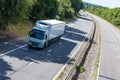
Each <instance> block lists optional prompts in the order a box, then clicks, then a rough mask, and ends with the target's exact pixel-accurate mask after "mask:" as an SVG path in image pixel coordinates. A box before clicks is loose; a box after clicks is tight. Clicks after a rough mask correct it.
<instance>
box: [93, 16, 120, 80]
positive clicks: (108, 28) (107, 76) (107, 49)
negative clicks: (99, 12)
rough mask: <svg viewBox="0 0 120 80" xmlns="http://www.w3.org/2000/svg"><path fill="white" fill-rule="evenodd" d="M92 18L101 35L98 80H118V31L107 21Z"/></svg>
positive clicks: (119, 64)
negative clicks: (97, 23) (96, 22)
mask: <svg viewBox="0 0 120 80" xmlns="http://www.w3.org/2000/svg"><path fill="white" fill-rule="evenodd" d="M94 17H95V19H96V20H97V21H98V22H99V24H100V28H101V34H102V35H101V36H102V47H101V48H102V49H101V60H100V69H99V74H98V80H120V69H119V68H120V31H119V30H118V29H116V28H115V27H114V26H113V25H112V24H110V23H108V22H107V21H105V20H103V19H101V18H98V17H96V16H94Z"/></svg>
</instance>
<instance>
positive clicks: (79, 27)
mask: <svg viewBox="0 0 120 80" xmlns="http://www.w3.org/2000/svg"><path fill="white" fill-rule="evenodd" d="M92 24H93V22H92V20H91V19H90V17H89V16H86V17H85V16H81V17H79V18H77V19H76V20H75V21H73V22H71V23H69V24H67V27H66V28H65V34H64V35H63V36H62V38H61V39H60V40H59V41H58V42H56V43H54V44H53V45H51V46H50V47H47V48H46V49H44V50H39V49H34V48H28V47H27V46H26V41H27V38H26V37H23V38H18V39H15V40H12V41H9V42H4V43H0V80H52V79H53V78H54V77H55V76H56V74H57V73H58V72H59V71H60V70H61V68H62V67H63V66H64V64H66V62H67V61H68V60H69V59H70V56H72V55H73V54H74V51H75V50H76V49H77V48H78V46H79V45H80V44H81V43H82V42H83V40H84V39H85V37H86V35H87V34H88V33H89V30H90V28H92ZM22 45H23V46H22Z"/></svg>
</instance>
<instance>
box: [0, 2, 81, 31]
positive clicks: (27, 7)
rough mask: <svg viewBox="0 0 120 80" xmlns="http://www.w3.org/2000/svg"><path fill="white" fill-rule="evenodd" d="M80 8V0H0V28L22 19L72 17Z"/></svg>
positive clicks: (61, 18) (17, 22)
mask: <svg viewBox="0 0 120 80" xmlns="http://www.w3.org/2000/svg"><path fill="white" fill-rule="evenodd" d="M82 8H83V3H82V0H0V29H6V28H7V26H8V23H13V24H19V23H22V22H23V21H24V20H32V21H36V20H40V19H53V18H56V19H60V20H63V19H66V18H72V17H73V16H75V14H76V13H78V11H79V10H80V9H82Z"/></svg>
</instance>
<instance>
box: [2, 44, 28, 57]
mask: <svg viewBox="0 0 120 80" xmlns="http://www.w3.org/2000/svg"><path fill="white" fill-rule="evenodd" d="M25 46H27V44H25V45H23V46H20V47H18V48H16V49H13V50H10V51H8V52H5V53H3V54H1V55H0V57H2V56H4V55H7V54H9V53H11V52H14V51H16V50H18V49H20V48H23V47H25Z"/></svg>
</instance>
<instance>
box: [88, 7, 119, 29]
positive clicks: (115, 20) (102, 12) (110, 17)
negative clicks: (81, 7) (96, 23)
mask: <svg viewBox="0 0 120 80" xmlns="http://www.w3.org/2000/svg"><path fill="white" fill-rule="evenodd" d="M86 10H87V11H88V12H90V13H92V14H95V15H97V16H100V17H101V18H103V19H105V20H107V21H108V22H110V23H112V24H113V25H115V26H116V27H117V28H118V29H120V8H111V9H110V8H103V7H96V6H88V7H86Z"/></svg>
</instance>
